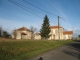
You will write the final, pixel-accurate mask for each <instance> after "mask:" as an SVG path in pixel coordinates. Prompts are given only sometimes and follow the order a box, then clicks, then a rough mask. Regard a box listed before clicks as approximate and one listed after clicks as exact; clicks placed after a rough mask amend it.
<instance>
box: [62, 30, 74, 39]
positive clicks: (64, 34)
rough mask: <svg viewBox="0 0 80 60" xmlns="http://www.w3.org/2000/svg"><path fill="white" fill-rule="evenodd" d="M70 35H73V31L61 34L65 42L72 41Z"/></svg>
mask: <svg viewBox="0 0 80 60" xmlns="http://www.w3.org/2000/svg"><path fill="white" fill-rule="evenodd" d="M72 34H73V31H65V32H63V36H64V39H65V40H67V39H72Z"/></svg>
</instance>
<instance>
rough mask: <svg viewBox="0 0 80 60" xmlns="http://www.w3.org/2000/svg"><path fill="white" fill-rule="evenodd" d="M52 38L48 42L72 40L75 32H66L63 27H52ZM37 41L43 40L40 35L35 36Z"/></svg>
mask: <svg viewBox="0 0 80 60" xmlns="http://www.w3.org/2000/svg"><path fill="white" fill-rule="evenodd" d="M50 30H51V32H50V38H48V40H59V38H60V40H67V39H72V35H73V31H64V28H63V27H61V26H59V27H58V26H50ZM35 39H41V36H40V34H35Z"/></svg>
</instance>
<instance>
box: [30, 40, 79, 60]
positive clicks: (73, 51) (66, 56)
mask: <svg viewBox="0 0 80 60" xmlns="http://www.w3.org/2000/svg"><path fill="white" fill-rule="evenodd" d="M29 60H80V42H79V41H76V42H74V43H71V44H69V45H65V46H62V47H60V48H57V49H55V50H52V51H49V52H46V53H44V54H41V55H38V56H36V57H33V58H31V59H29Z"/></svg>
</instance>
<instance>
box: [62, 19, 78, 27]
mask: <svg viewBox="0 0 80 60" xmlns="http://www.w3.org/2000/svg"><path fill="white" fill-rule="evenodd" d="M62 19H63V20H64V21H66V22H67V23H69V24H71V23H70V22H68V21H67V20H65V19H64V18H62ZM71 25H72V26H73V27H74V26H75V25H73V24H71ZM75 27H77V26H75Z"/></svg>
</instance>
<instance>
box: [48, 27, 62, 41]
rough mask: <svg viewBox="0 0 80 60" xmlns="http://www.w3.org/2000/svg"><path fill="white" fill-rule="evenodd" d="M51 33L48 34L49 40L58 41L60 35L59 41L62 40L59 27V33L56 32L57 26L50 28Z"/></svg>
mask: <svg viewBox="0 0 80 60" xmlns="http://www.w3.org/2000/svg"><path fill="white" fill-rule="evenodd" d="M50 29H51V32H50V35H51V36H50V38H49V40H51V39H54V40H58V39H59V36H58V35H60V39H63V27H59V31H58V26H50Z"/></svg>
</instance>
